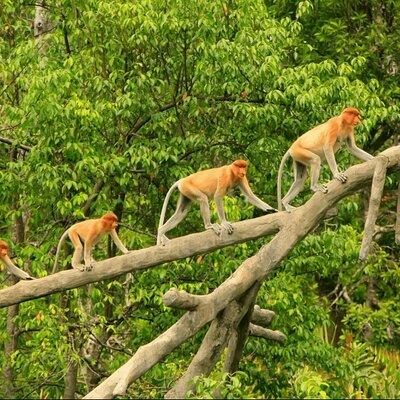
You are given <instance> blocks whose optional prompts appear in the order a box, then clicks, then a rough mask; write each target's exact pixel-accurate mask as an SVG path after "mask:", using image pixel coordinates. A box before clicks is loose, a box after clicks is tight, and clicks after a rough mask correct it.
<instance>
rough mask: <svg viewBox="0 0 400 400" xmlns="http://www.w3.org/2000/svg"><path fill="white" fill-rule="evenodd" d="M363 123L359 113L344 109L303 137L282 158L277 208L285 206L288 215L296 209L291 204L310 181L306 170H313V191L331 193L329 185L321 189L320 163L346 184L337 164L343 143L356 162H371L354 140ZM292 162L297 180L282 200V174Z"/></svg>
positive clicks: (345, 178) (355, 110)
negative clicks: (336, 155) (291, 159)
mask: <svg viewBox="0 0 400 400" xmlns="http://www.w3.org/2000/svg"><path fill="white" fill-rule="evenodd" d="M360 122H361V115H360V112H359V111H358V110H357V109H356V108H353V107H348V108H345V109H344V110H343V111H342V113H341V114H340V115H338V116H336V117H333V118H331V119H329V120H328V121H326V122H325V123H323V124H321V125H318V126H316V127H315V128H313V129H311V130H309V131H308V132H306V133H304V134H303V135H302V136H300V137H299V138H298V139H297V140H296V141H295V142H294V143H293V144H292V146H291V147H290V148H289V150H288V151H287V152H286V153H285V155H284V156H283V158H282V161H281V164H280V166H279V171H278V208H279V210H282V204H283V206H284V207H285V209H286V211H290V210H292V209H293V208H294V207H293V206H291V205H290V204H289V203H290V202H291V201H292V200H293V199H294V198H295V197H296V196H297V195H298V194H299V193H300V191H301V189H302V188H303V186H304V182H305V180H306V178H307V167H308V166H309V167H310V170H311V190H312V191H313V192H316V191H321V192H323V193H326V192H327V191H328V189H327V186H326V185H318V177H319V171H320V168H321V160H324V159H326V161H327V163H328V165H329V168H330V170H331V171H332V174H333V177H334V178H335V179H337V180H339V181H340V182H343V183H344V182H346V180H347V176H346V175H345V174H344V173H343V172H339V170H338V167H337V165H336V160H335V152H336V151H337V150H338V149H339V147H340V146H341V144H342V143H343V142H345V143H346V145H347V147H348V149H349V151H350V153H351V154H353V155H354V156H356V157H357V158H359V159H361V160H363V161H368V160H370V159H372V158H373V156H371V154H368V153H367V152H366V151H364V150H362V149H360V148H359V147H357V145H356V142H355V139H354V128H355V127H356V126H357V125H358V124H359V123H360ZM289 156H291V157H292V158H293V170H294V177H295V180H294V182H293V184H292V186H291V187H290V189H289V191H288V192H287V194H286V196H285V197H284V198H283V199H282V197H281V196H282V186H281V185H282V171H283V167H284V165H285V162H286V160H287V159H288V158H289Z"/></svg>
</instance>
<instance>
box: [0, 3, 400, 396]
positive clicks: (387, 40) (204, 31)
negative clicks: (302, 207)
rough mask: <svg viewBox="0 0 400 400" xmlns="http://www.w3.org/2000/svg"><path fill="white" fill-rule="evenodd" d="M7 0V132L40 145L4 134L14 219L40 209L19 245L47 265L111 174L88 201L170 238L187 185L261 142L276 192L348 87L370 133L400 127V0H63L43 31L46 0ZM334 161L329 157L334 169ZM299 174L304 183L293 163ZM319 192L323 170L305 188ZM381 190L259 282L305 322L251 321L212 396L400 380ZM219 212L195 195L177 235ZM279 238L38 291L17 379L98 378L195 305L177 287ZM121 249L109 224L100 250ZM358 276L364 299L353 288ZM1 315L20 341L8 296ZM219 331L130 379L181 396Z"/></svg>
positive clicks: (134, 390) (263, 165) (0, 390)
mask: <svg viewBox="0 0 400 400" xmlns="http://www.w3.org/2000/svg"><path fill="white" fill-rule="evenodd" d="M1 3H2V4H1V7H0V8H1V11H0V121H1V126H0V129H1V132H0V136H5V137H9V138H12V139H14V140H16V142H17V143H20V144H24V145H27V146H31V147H32V150H31V151H29V152H22V153H21V152H20V154H19V155H16V154H15V152H14V154H13V152H12V151H11V150H10V147H9V146H7V145H5V144H4V143H0V183H1V190H0V193H1V194H0V196H1V197H0V234H1V237H2V238H5V239H8V240H9V239H12V238H14V236H13V232H15V229H16V226H18V224H17V221H19V226H21V224H22V225H23V228H24V237H23V239H22V240H19V241H16V243H15V244H14V245H13V252H14V253H15V254H16V255H17V256H18V260H17V262H18V263H19V265H20V266H22V265H23V266H24V268H27V269H28V270H29V271H30V272H31V273H32V274H33V275H34V276H36V277H41V276H46V275H47V274H49V273H50V271H51V268H52V263H53V261H54V250H55V246H56V243H57V241H58V239H59V237H60V235H61V233H62V231H63V230H64V229H65V228H66V227H67V226H69V225H70V224H72V223H74V222H76V221H78V220H80V219H81V218H83V217H84V216H85V215H84V206H85V204H86V202H87V200H88V199H89V197H90V196H91V195H92V194H93V193H96V184H99V185H100V187H101V190H100V192H99V196H98V198H97V199H96V201H95V202H94V204H93V206H92V207H91V209H90V210H89V211H88V212H87V213H86V216H89V217H96V216H99V215H101V214H102V213H103V212H105V211H107V210H113V211H114V212H116V213H117V214H118V215H119V216H120V217H121V219H122V222H123V223H124V224H125V225H126V226H128V227H129V228H130V229H128V228H126V227H122V228H121V230H120V236H121V238H122V240H123V242H124V243H126V245H127V247H128V248H131V249H138V248H142V247H144V246H150V245H152V244H154V236H153V235H154V234H155V233H156V229H157V223H158V216H159V212H160V209H161V205H162V201H163V198H164V196H165V194H166V191H167V190H168V187H169V186H170V185H171V184H172V183H173V182H174V181H176V180H177V179H179V178H180V177H183V176H186V175H187V174H190V173H192V172H195V171H197V170H199V169H204V168H209V167H212V166H216V165H223V164H226V163H229V162H231V161H232V160H233V159H236V158H246V159H248V160H250V162H251V167H250V172H249V175H250V181H251V185H252V187H253V189H254V191H255V193H257V194H258V195H259V196H260V197H261V198H262V199H263V200H265V201H267V202H268V203H269V204H272V205H276V200H275V199H276V184H275V181H276V174H277V169H278V165H279V161H280V158H281V156H282V155H283V154H284V153H285V151H286V150H287V148H288V147H289V145H290V143H291V142H292V141H293V140H294V139H295V138H296V137H297V136H298V135H300V134H301V133H303V132H305V131H306V130H308V129H310V128H311V127H312V126H315V125H316V124H318V123H321V122H323V121H325V120H327V119H328V118H330V117H332V116H333V115H335V114H338V113H339V112H340V111H341V110H342V109H343V108H344V107H345V106H355V107H358V108H359V109H360V110H361V111H362V114H363V119H364V122H363V125H362V126H360V127H359V128H357V142H358V143H359V145H360V146H361V147H363V148H364V149H366V150H367V151H368V152H370V153H372V154H377V153H378V152H379V151H380V150H382V149H385V148H387V147H389V146H391V145H397V143H398V129H399V124H400V113H399V104H398V99H399V97H400V89H399V71H398V69H399V62H400V60H399V57H400V56H399V54H400V51H399V50H400V48H399V47H400V44H399V43H400V29H399V28H400V26H399V18H400V3H399V2H398V1H396V0H386V1H383V0H382V1H381V0H367V1H359V0H348V1H346V2H337V1H334V0H315V1H311V0H305V1H297V0H292V1H289V0H287V1H285V0H275V1H274V0H264V1H261V0H240V1H233V0H228V1H225V0H221V1H220V0H218V1H212V2H210V1H208V0H196V1H187V0H163V1H161V0H152V1H150V0H137V1H135V2H133V3H132V2H131V1H127V0H114V1H111V0H86V1H83V0H57V1H56V0H54V1H48V2H47V9H48V12H49V20H50V21H51V29H50V31H49V33H48V34H47V35H46V38H45V41H44V43H42V45H41V46H42V48H40V49H39V51H38V48H37V47H38V44H37V42H36V41H35V39H34V35H33V29H32V22H33V19H34V17H35V8H34V4H32V3H31V2H27V1H23V0H2V2H1ZM338 161H339V163H340V165H341V168H342V169H345V168H346V167H347V166H348V165H350V164H351V163H354V162H355V160H354V159H353V158H352V157H351V156H349V155H348V154H347V153H346V152H345V151H344V152H341V153H339V156H338ZM330 176H331V175H330V173H329V171H328V169H327V168H326V167H325V168H324V170H323V174H322V177H321V179H325V180H328V179H330ZM285 177H286V180H285V182H284V189H285V190H287V189H288V187H289V185H290V179H291V172H290V170H289V169H287V170H286V172H285ZM397 182H398V176H396V175H394V176H393V175H392V176H390V177H388V178H387V182H386V189H385V197H384V201H383V204H382V205H381V210H382V213H381V215H380V219H379V223H380V224H381V225H383V226H389V227H390V226H391V225H393V223H394V218H395V215H394V213H393V210H395V207H396V206H395V202H396V197H395V190H396V188H397ZM309 197H310V192H309V190H305V191H304V192H303V193H302V194H301V195H300V196H299V197H298V199H297V200H296V202H297V204H302V203H304V202H305V201H306V200H307V199H308V198H309ZM365 199H366V194H365V193H360V194H357V195H354V196H351V197H349V198H347V199H345V200H342V201H341V202H340V204H339V213H338V216H337V217H336V218H334V219H330V220H327V221H325V222H324V223H323V224H321V226H320V227H319V228H318V230H316V231H315V232H314V233H313V234H311V235H309V236H308V237H307V238H306V239H305V240H304V241H303V242H302V243H300V244H299V245H298V246H297V247H296V248H295V249H294V250H293V252H292V253H291V254H290V256H289V257H288V258H287V259H286V260H285V262H284V263H283V265H282V266H281V268H279V269H278V271H277V272H275V273H274V275H273V276H271V277H270V279H268V281H266V282H265V283H264V285H263V287H262V289H261V291H260V294H259V297H258V299H257V302H258V304H260V305H261V306H262V307H265V308H270V309H272V310H274V311H275V312H276V313H277V317H276V319H275V320H274V323H273V328H274V329H279V330H281V331H282V332H284V333H285V334H286V335H287V337H288V340H287V342H286V343H285V344H283V345H281V344H274V343H270V342H265V341H264V340H262V339H255V338H250V339H249V341H248V343H247V346H246V349H245V354H244V357H243V359H242V362H241V364H240V372H238V373H237V374H235V375H234V376H226V375H224V374H222V373H221V372H218V371H220V370H221V369H219V370H218V369H217V370H216V372H215V373H213V374H212V375H211V376H210V377H208V378H204V377H201V378H199V379H197V381H196V382H197V389H198V391H197V393H196V395H193V396H195V397H204V398H209V397H210V396H212V394H213V391H214V389H215V387H216V386H217V385H219V384H220V382H224V385H223V390H222V392H221V395H222V396H224V397H229V398H232V397H263V398H266V397H319V398H327V397H352V398H366V397H377V398H378V397H381V398H388V397H399V396H400V370H399V367H398V365H399V360H400V353H399V351H398V348H399V344H400V309H399V304H400V298H399V292H398V287H399V284H400V269H399V267H398V258H399V248H398V246H396V245H394V234H393V232H391V231H390V229H389V232H383V233H382V234H380V235H378V237H377V246H376V249H375V251H374V254H373V256H372V257H371V258H370V259H369V260H368V262H367V263H365V264H363V265H361V264H360V263H359V261H358V250H359V246H360V242H361V233H362V228H363V222H364V208H365ZM225 204H226V208H227V214H228V218H229V219H230V220H234V221H237V220H239V219H245V218H252V217H254V216H258V215H260V214H259V211H258V210H255V209H254V208H253V207H252V206H249V205H248V204H246V203H245V201H244V200H243V198H241V197H238V196H235V197H229V198H227V199H226V201H225ZM213 214H214V217H215V210H213ZM202 229H203V226H202V221H201V218H200V216H199V211H198V207H197V208H196V207H193V208H192V210H191V212H190V213H189V216H188V217H187V218H186V220H185V222H184V223H182V224H180V226H179V227H177V228H176V229H175V230H174V231H172V232H171V233H170V235H171V236H174V237H177V236H180V235H184V234H186V233H187V232H194V231H200V230H202ZM263 242H264V240H258V241H254V242H249V243H245V244H241V245H238V246H235V247H234V248H227V249H224V250H220V251H217V252H214V253H212V254H208V255H205V256H200V257H194V258H191V259H187V260H183V261H179V262H173V263H170V265H164V266H160V267H156V268H153V269H151V270H148V271H143V272H138V273H135V275H134V277H133V282H132V283H129V282H126V281H125V277H121V278H119V279H116V280H113V281H106V282H102V283H97V284H94V285H92V286H91V287H90V289H88V288H83V289H75V290H71V291H69V292H68V293H67V294H61V295H52V296H50V297H48V298H43V299H39V300H35V301H31V302H27V303H23V304H21V306H20V307H19V311H18V313H17V315H16V316H15V318H14V323H15V326H16V327H17V329H18V333H19V334H18V337H17V345H16V348H15V351H13V353H12V356H11V357H10V356H9V355H8V354H7V353H6V352H3V353H1V354H0V362H1V363H2V365H3V369H4V370H5V366H6V363H7V362H11V365H12V370H13V375H12V379H11V380H7V379H4V380H0V381H1V383H0V395H2V396H6V395H7V396H9V395H10V394H11V396H13V397H19V398H21V397H39V396H40V397H43V398H46V397H51V398H55V397H60V396H62V395H63V391H64V378H65V375H66V371H67V370H68V368H70V367H71V366H75V368H76V369H77V371H78V383H77V388H76V391H77V396H82V395H84V394H86V393H87V392H88V390H89V388H91V387H93V385H95V384H96V382H97V381H98V380H99V379H101V378H102V377H104V376H108V375H109V374H110V373H111V372H112V371H114V370H115V369H116V368H117V367H119V366H120V365H121V364H122V363H123V362H124V361H125V360H126V359H127V358H128V357H129V354H132V353H133V352H134V351H135V349H137V348H138V347H139V346H140V345H142V344H145V343H147V342H148V341H151V340H152V339H153V338H155V337H156V336H157V335H159V334H160V333H162V332H163V331H164V330H165V329H166V328H168V327H169V326H170V325H171V324H173V322H174V321H176V319H177V318H178V317H179V315H180V312H179V311H176V310H171V309H168V308H165V307H164V306H163V304H162V302H161V296H162V294H163V293H164V292H165V291H166V290H168V289H169V288H170V287H171V286H177V287H179V288H183V289H186V290H188V291H190V292H192V293H202V294H203V293H208V292H210V291H212V290H213V289H214V288H215V287H217V286H218V285H219V284H220V283H221V282H223V281H224V280H225V279H226V278H227V277H229V275H230V274H231V273H232V272H233V271H234V270H235V268H236V267H237V266H238V265H240V263H241V262H242V261H243V260H245V259H246V258H248V257H250V256H251V255H253V254H254V253H255V252H257V250H258V248H259V247H260V245H261V243H263ZM113 254H115V249H113V248H112V246H111V245H110V243H108V245H107V244H106V243H103V244H102V245H101V246H98V247H97V249H96V254H95V255H96V257H97V258H105V257H108V256H112V255H113ZM68 265H69V259H68V258H66V257H65V258H64V260H63V262H62V266H63V268H67V266H68ZM6 284H7V283H3V286H5V285H6ZM337 285H338V286H337ZM336 287H338V288H339V290H337V291H336V292H333V291H334V289H335V288H336ZM343 287H345V288H346V289H347V293H348V295H349V299H350V302H347V301H345V299H344V298H343V297H339V298H337V299H336V298H335V295H336V294H337V293H338V292H339V291H340V290H341V289H342V288H343ZM332 292H333V293H332ZM371 299H372V300H371ZM0 316H1V317H0V328H1V329H0V341H1V342H2V343H3V344H6V343H7V342H8V341H9V338H8V336H7V333H6V321H7V310H5V309H3V310H1V311H0ZM90 334H91V335H94V337H96V338H97V339H98V341H99V342H100V343H102V345H98V346H97V347H96V352H94V350H93V349H89V350H90V351H89V350H88V345H87V341H88V337H89V335H90ZM203 334H204V332H201V334H198V335H197V336H196V337H195V338H194V339H192V340H191V341H190V342H188V343H185V344H184V345H183V346H182V347H181V348H179V349H178V350H177V351H176V352H174V353H173V354H171V355H170V356H169V357H167V359H166V360H165V362H164V365H157V366H155V367H154V368H153V369H152V370H150V371H149V372H148V373H147V374H146V375H145V376H144V377H143V378H142V379H141V380H140V381H139V382H137V383H136V384H134V385H133V386H132V387H131V388H130V392H129V394H130V396H132V397H162V396H163V395H164V394H165V392H166V391H167V390H168V388H169V387H170V386H171V384H172V383H173V381H174V380H175V379H176V378H178V377H179V376H180V375H181V374H182V372H183V371H184V370H185V368H186V366H187V365H188V362H189V360H190V356H191V355H192V354H194V353H195V351H196V349H197V347H198V345H199V343H200V341H201V339H202V335H203ZM88 370H89V372H88ZM90 371H95V373H94V374H93V372H92V373H90ZM166 371H168V373H167V372H166Z"/></svg>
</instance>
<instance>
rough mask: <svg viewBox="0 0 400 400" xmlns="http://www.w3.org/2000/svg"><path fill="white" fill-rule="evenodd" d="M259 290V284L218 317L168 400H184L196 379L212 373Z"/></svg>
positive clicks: (230, 304) (167, 396)
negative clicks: (233, 329)
mask: <svg viewBox="0 0 400 400" xmlns="http://www.w3.org/2000/svg"><path fill="white" fill-rule="evenodd" d="M258 288H259V285H258V284H256V285H253V286H252V287H251V288H250V289H249V290H248V291H247V292H246V293H245V294H244V296H243V298H242V299H240V300H239V301H237V300H234V301H232V302H230V303H229V304H228V306H227V307H226V308H225V309H224V310H223V312H222V313H221V314H219V315H217V317H216V318H215V319H214V320H213V322H212V323H211V326H210V328H209V330H208V332H207V334H206V335H205V336H204V339H203V342H202V343H201V346H200V348H199V350H198V351H197V353H196V355H195V356H194V357H193V360H192V362H191V363H190V365H189V367H188V369H187V370H186V372H185V373H184V374H183V375H182V376H181V378H180V379H178V381H177V382H176V383H175V385H174V387H173V388H172V389H170V390H169V392H168V393H167V394H166V395H165V398H166V399H183V398H184V397H185V394H186V393H187V392H188V391H189V390H192V389H193V388H194V384H193V382H192V381H193V378H194V377H196V376H199V375H208V374H209V373H210V372H211V371H212V369H213V368H214V366H215V364H216V363H217V362H218V360H219V358H220V356H221V354H222V352H223V350H224V349H225V347H226V346H227V344H228V341H229V337H230V333H231V330H232V327H235V326H237V325H238V324H239V322H240V320H241V319H242V318H243V316H244V314H245V313H246V312H247V309H248V308H249V307H250V306H251V303H252V302H253V299H254V298H255V296H256V295H257V292H258Z"/></svg>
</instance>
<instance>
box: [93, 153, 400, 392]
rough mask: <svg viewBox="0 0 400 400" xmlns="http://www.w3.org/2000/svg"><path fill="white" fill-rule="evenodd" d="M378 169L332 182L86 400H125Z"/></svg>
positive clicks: (395, 163) (369, 166) (393, 156)
mask: <svg viewBox="0 0 400 400" xmlns="http://www.w3.org/2000/svg"><path fill="white" fill-rule="evenodd" d="M383 155H384V156H386V157H388V167H389V168H391V169H393V168H397V169H398V167H399V159H400V148H399V147H394V148H391V149H388V150H386V151H385V152H384V154H383ZM374 167H375V161H373V160H371V161H369V162H366V163H364V164H361V165H357V166H353V167H351V168H349V169H348V170H347V173H346V174H347V176H348V181H347V183H346V184H342V183H340V182H337V181H333V182H330V183H329V185H328V193H327V194H322V193H316V194H315V195H314V196H313V197H312V198H311V200H310V201H308V202H307V203H306V204H305V205H304V206H302V207H300V208H298V209H297V210H295V211H294V212H292V213H291V214H290V218H287V219H286V221H285V226H284V227H282V228H281V230H280V231H279V233H278V234H277V235H276V236H275V237H274V238H273V239H272V240H271V241H270V242H269V243H268V244H266V245H264V246H263V247H262V248H261V249H260V251H259V252H258V253H257V254H256V255H254V256H253V257H250V258H249V259H247V260H246V261H244V262H243V263H242V264H241V266H240V267H239V268H238V269H237V270H236V271H235V272H234V273H233V274H232V275H231V276H230V277H229V278H228V279H227V280H226V281H225V282H223V283H222V284H221V285H220V286H219V287H218V288H217V289H215V290H214V291H213V292H212V293H210V294H208V295H204V296H202V299H201V300H200V302H199V305H198V306H197V307H196V309H195V310H194V311H189V312H187V313H186V314H185V315H184V316H183V317H182V318H180V320H179V321H178V322H176V323H175V324H174V325H173V326H171V327H170V328H169V329H168V330H167V331H165V332H164V333H163V334H161V335H160V336H159V337H158V338H156V339H154V340H153V341H152V342H150V343H148V344H146V345H144V346H141V347H140V348H139V349H138V351H137V352H136V354H135V355H134V356H133V357H132V358H131V359H130V360H128V362H127V363H126V364H124V365H123V366H122V367H120V368H119V369H118V370H117V371H116V372H114V373H113V374H112V375H111V376H110V377H109V378H107V379H106V380H105V381H104V382H103V383H101V384H100V385H99V386H98V387H97V388H95V389H94V390H93V391H91V392H90V393H89V394H88V395H87V396H86V398H112V397H114V396H116V395H125V394H126V390H127V388H128V387H129V385H130V384H132V382H134V381H135V380H136V379H138V378H139V377H140V376H142V375H143V374H144V373H145V372H146V371H147V370H149V369H150V368H151V367H152V366H153V365H155V364H156V363H157V362H160V361H161V360H162V359H163V358H164V357H165V356H166V355H167V354H169V353H171V352H172V351H173V350H174V349H175V348H176V347H177V346H179V345H180V344H181V343H183V342H184V341H185V340H186V339H188V338H190V337H191V336H193V335H194V334H195V333H196V332H197V331H198V330H199V329H201V328H202V327H203V326H204V325H205V324H207V323H208V322H210V321H212V320H213V319H214V318H215V317H216V315H217V314H218V313H219V312H220V311H221V310H223V309H225V308H226V307H227V305H228V304H229V303H230V302H231V301H233V300H234V299H236V298H238V297H240V296H241V295H243V294H244V293H245V292H246V291H247V290H248V289H249V288H250V287H251V286H252V285H253V284H254V283H255V282H256V281H262V280H264V279H265V278H266V277H267V276H268V274H269V273H270V272H271V271H272V270H273V269H274V268H276V267H277V266H278V265H279V263H280V262H281V261H282V259H283V258H284V257H286V255H287V254H288V253H289V252H290V251H291V249H292V248H293V247H294V246H295V245H296V244H297V243H298V242H299V241H300V240H302V239H303V238H304V237H305V236H306V235H307V234H308V233H309V232H310V231H312V230H313V229H314V228H315V226H316V225H317V224H318V223H319V222H320V221H321V220H322V219H323V218H324V216H325V214H326V212H327V211H328V210H329V209H330V208H331V207H332V206H333V205H334V204H335V203H336V202H337V201H339V200H340V199H342V198H343V197H345V196H346V195H348V194H350V193H353V192H354V191H356V190H358V189H361V188H362V187H363V186H365V184H366V183H369V182H370V181H371V179H372V176H373V173H374ZM277 215H278V216H279V215H280V214H277ZM263 218H265V217H263Z"/></svg>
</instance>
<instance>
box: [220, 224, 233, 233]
mask: <svg viewBox="0 0 400 400" xmlns="http://www.w3.org/2000/svg"><path fill="white" fill-rule="evenodd" d="M221 225H222V227H223V228H224V229H225V230H226V231H227V232H228V234H229V235H231V234H232V233H233V225H232V224H231V223H230V222H228V221H223V222H222V223H221Z"/></svg>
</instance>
